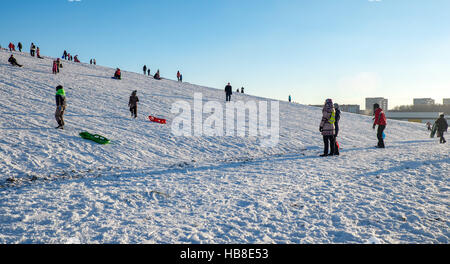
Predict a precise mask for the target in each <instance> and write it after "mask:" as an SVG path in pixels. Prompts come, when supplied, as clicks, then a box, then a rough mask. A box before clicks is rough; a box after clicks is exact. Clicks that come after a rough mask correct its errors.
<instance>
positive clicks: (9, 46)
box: [8, 42, 14, 52]
mask: <svg viewBox="0 0 450 264" xmlns="http://www.w3.org/2000/svg"><path fill="white" fill-rule="evenodd" d="M8 48H9V51H10V52H12V51H13V50H14V44H12V42H9V45H8Z"/></svg>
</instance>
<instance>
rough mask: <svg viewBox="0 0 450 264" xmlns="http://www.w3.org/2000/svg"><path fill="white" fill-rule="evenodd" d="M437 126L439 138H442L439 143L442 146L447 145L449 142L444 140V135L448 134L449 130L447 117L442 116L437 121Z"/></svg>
mask: <svg viewBox="0 0 450 264" xmlns="http://www.w3.org/2000/svg"><path fill="white" fill-rule="evenodd" d="M435 124H436V126H437V131H438V137H440V138H441V139H440V141H439V143H441V144H445V143H447V141H446V140H445V138H444V133H445V132H447V130H448V123H447V120H446V119H445V115H444V114H441V115H440V116H439V118H438V119H437V120H436V122H435Z"/></svg>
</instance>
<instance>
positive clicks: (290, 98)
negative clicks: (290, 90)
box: [288, 95, 292, 103]
mask: <svg viewBox="0 0 450 264" xmlns="http://www.w3.org/2000/svg"><path fill="white" fill-rule="evenodd" d="M288 99H289V103H290V102H291V100H292V97H291V96H290V95H289V98H288Z"/></svg>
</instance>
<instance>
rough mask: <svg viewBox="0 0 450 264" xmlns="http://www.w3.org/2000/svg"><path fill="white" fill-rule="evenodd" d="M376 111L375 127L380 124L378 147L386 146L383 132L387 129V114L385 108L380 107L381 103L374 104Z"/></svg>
mask: <svg viewBox="0 0 450 264" xmlns="http://www.w3.org/2000/svg"><path fill="white" fill-rule="evenodd" d="M373 108H374V112H375V119H374V122H373V129H375V127H376V126H377V125H378V131H377V138H378V145H377V148H385V146H384V139H383V132H384V129H386V125H387V122H386V115H385V114H384V111H383V109H381V108H380V105H379V104H374V105H373Z"/></svg>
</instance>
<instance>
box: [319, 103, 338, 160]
mask: <svg viewBox="0 0 450 264" xmlns="http://www.w3.org/2000/svg"><path fill="white" fill-rule="evenodd" d="M335 118H336V111H335V109H334V105H333V101H332V100H331V99H327V100H326V101H325V105H324V106H323V109H322V121H321V122H320V127H319V131H320V132H321V133H322V136H323V143H324V149H323V154H322V155H320V156H321V157H326V156H333V155H335V149H334V148H335V141H334V140H335V137H334V135H335V127H334V124H335V120H336V119H335ZM329 149H330V153H328V150H329Z"/></svg>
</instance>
